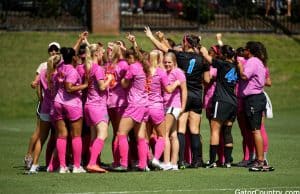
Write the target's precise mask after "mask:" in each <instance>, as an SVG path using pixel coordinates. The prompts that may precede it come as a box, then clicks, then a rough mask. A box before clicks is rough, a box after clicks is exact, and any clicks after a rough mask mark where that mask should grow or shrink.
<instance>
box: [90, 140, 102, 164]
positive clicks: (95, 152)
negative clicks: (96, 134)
mask: <svg viewBox="0 0 300 194" xmlns="http://www.w3.org/2000/svg"><path fill="white" fill-rule="evenodd" d="M103 146H104V141H103V140H102V139H99V138H96V139H95V140H94V142H93V144H92V147H91V148H90V161H89V165H95V164H96V162H97V157H98V156H99V153H101V151H102V149H103Z"/></svg>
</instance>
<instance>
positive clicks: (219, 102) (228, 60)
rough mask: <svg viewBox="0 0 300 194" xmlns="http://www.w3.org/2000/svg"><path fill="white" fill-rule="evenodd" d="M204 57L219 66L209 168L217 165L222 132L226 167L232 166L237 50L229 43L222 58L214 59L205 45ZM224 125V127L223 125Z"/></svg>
mask: <svg viewBox="0 0 300 194" xmlns="http://www.w3.org/2000/svg"><path fill="white" fill-rule="evenodd" d="M201 52H202V54H203V56H204V58H205V59H206V60H207V61H208V62H209V63H211V64H212V66H213V67H215V68H217V78H216V79H217V80H216V89H215V92H214V96H213V116H212V120H211V138H210V151H209V153H210V154H209V155H210V160H209V164H208V166H207V167H208V168H213V167H216V163H215V162H216V154H217V151H218V148H219V141H220V133H221V130H223V134H224V144H225V147H224V155H225V167H227V168H230V167H231V160H232V159H231V158H232V157H231V154H232V149H233V139H232V135H231V128H232V124H233V121H234V119H235V117H236V109H237V99H236V95H235V92H234V89H235V85H236V83H237V80H238V76H237V65H236V63H235V61H234V56H235V52H234V50H233V48H232V47H230V46H229V45H224V46H222V47H221V48H220V52H221V56H220V58H221V59H213V58H212V57H211V56H210V55H209V54H208V52H207V50H206V48H205V47H202V48H201ZM223 126H224V127H223Z"/></svg>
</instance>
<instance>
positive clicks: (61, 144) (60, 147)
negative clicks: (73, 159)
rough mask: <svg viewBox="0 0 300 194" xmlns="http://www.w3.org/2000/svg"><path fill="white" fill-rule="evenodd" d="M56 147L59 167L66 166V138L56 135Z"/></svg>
mask: <svg viewBox="0 0 300 194" xmlns="http://www.w3.org/2000/svg"><path fill="white" fill-rule="evenodd" d="M56 149H57V154H58V160H59V164H60V166H61V167H66V149H67V138H66V137H58V138H57V140H56Z"/></svg>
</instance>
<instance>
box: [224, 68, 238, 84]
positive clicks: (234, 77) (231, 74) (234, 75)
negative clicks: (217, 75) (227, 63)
mask: <svg viewBox="0 0 300 194" xmlns="http://www.w3.org/2000/svg"><path fill="white" fill-rule="evenodd" d="M225 78H226V79H227V82H228V83H235V82H236V81H237V73H236V71H235V68H231V69H230V71H229V72H228V73H226V75H225Z"/></svg>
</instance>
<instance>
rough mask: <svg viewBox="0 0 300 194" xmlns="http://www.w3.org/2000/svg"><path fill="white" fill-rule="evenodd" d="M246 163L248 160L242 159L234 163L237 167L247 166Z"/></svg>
mask: <svg viewBox="0 0 300 194" xmlns="http://www.w3.org/2000/svg"><path fill="white" fill-rule="evenodd" d="M248 163H249V161H248V160H242V161H240V162H238V163H237V164H236V166H237V167H247V165H248Z"/></svg>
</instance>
